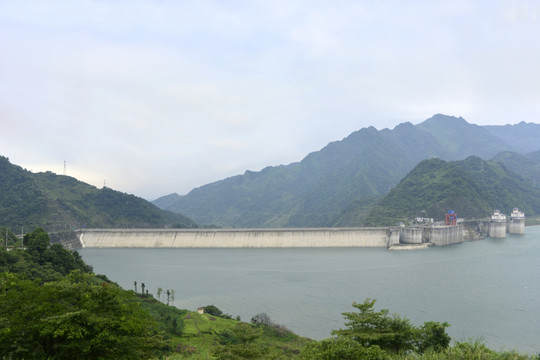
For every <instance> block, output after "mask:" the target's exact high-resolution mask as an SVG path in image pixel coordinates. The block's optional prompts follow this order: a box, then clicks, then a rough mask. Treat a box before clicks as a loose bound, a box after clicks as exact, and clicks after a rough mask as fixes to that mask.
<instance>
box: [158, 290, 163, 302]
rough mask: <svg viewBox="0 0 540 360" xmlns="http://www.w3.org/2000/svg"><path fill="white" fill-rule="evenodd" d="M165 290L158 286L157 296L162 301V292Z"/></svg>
mask: <svg viewBox="0 0 540 360" xmlns="http://www.w3.org/2000/svg"><path fill="white" fill-rule="evenodd" d="M162 292H163V289H162V288H160V287H158V288H157V298H158V300H159V301H161V293H162Z"/></svg>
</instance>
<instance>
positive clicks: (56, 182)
mask: <svg viewBox="0 0 540 360" xmlns="http://www.w3.org/2000/svg"><path fill="white" fill-rule="evenodd" d="M0 225H2V226H8V227H10V228H20V227H21V226H24V227H26V228H27V229H31V228H34V227H37V226H41V227H44V228H45V229H47V231H60V230H71V229H75V228H82V227H196V226H197V225H196V224H195V223H194V222H193V221H192V220H190V219H188V218H187V217H185V216H183V215H179V214H175V213H172V212H169V211H164V210H161V209H159V208H158V207H156V206H155V205H153V204H152V203H150V202H148V201H146V200H144V199H142V198H139V197H136V196H134V195H129V194H125V193H121V192H119V191H115V190H112V189H109V188H103V189H98V188H96V187H94V186H91V185H88V184H86V183H83V182H81V181H78V180H77V179H75V178H72V177H69V176H61V175H56V174H53V173H51V172H45V173H32V172H30V171H27V170H24V169H22V168H21V167H20V166H17V165H13V164H11V163H10V162H9V159H7V158H5V157H2V156H0Z"/></svg>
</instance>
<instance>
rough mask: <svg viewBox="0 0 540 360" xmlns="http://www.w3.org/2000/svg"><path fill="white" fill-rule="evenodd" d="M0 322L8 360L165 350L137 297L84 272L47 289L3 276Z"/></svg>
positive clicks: (0, 343)
mask: <svg viewBox="0 0 540 360" xmlns="http://www.w3.org/2000/svg"><path fill="white" fill-rule="evenodd" d="M0 319H2V320H1V321H2V326H1V327H0V353H1V354H3V355H4V356H7V358H9V359H26V358H32V359H73V358H78V359H105V358H110V359H112V358H114V359H139V358H148V357H151V356H154V355H155V351H156V349H159V348H160V347H162V345H163V341H162V339H161V338H160V335H159V334H158V332H157V327H156V323H155V322H154V321H153V320H151V318H150V316H149V315H148V313H147V312H146V311H144V310H143V309H142V308H141V307H140V303H139V302H138V301H137V299H136V298H135V297H133V295H132V294H130V293H129V292H127V291H124V290H122V289H120V288H119V287H117V286H116V285H113V284H109V283H105V282H102V281H100V280H99V279H97V278H95V277H94V276H93V275H91V274H85V273H82V272H81V271H74V272H73V273H71V274H70V275H68V276H66V277H65V278H63V279H62V280H61V281H54V282H50V283H46V284H44V285H42V286H40V285H39V284H38V283H36V282H32V281H30V280H25V279H23V278H21V277H19V276H18V275H16V274H11V273H4V274H0Z"/></svg>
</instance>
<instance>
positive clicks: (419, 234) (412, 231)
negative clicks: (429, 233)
mask: <svg viewBox="0 0 540 360" xmlns="http://www.w3.org/2000/svg"><path fill="white" fill-rule="evenodd" d="M423 237H424V228H423V227H420V226H411V227H404V228H403V230H402V231H401V238H400V241H399V242H400V243H402V244H421V243H422V242H423Z"/></svg>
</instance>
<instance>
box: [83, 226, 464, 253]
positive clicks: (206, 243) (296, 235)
mask: <svg viewBox="0 0 540 360" xmlns="http://www.w3.org/2000/svg"><path fill="white" fill-rule="evenodd" d="M405 229H407V228H403V227H392V228H382V227H377V228H375V227H373V228H367V227H366V228H309V229H293V228H289V229H84V230H79V231H78V240H79V242H80V244H79V246H80V247H83V248H123V247H124V248H157V247H161V248H313V247H379V248H389V247H391V246H393V245H399V244H419V243H429V244H431V245H436V246H443V245H450V244H455V243H460V242H463V227H462V225H457V226H437V227H423V228H415V230H414V231H406V230H405Z"/></svg>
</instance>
